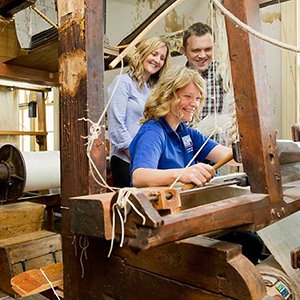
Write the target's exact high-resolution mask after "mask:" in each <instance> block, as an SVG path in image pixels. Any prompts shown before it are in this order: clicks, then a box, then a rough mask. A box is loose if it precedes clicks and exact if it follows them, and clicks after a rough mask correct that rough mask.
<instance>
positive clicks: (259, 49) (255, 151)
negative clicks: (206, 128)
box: [224, 0, 283, 202]
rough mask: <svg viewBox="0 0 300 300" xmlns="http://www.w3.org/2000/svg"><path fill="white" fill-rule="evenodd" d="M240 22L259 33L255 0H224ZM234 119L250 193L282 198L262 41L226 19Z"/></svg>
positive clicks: (259, 21)
mask: <svg viewBox="0 0 300 300" xmlns="http://www.w3.org/2000/svg"><path fill="white" fill-rule="evenodd" d="M224 5H225V6H226V8H227V9H228V10H230V12H231V13H233V14H234V15H235V16H236V17H237V18H239V19H240V20H241V21H242V22H244V23H246V24H248V25H249V26H250V27H252V28H253V29H256V30H257V31H260V32H261V20H260V14H259V1H250V0H238V1H231V0H225V1H224ZM226 27H227V36H228V44H229V53H230V61H231V69H232V77H233V86H234V94H235V101H236V108H237V118H238V124H239V132H240V139H241V146H242V147H241V148H242V157H243V165H244V169H245V172H246V173H247V174H248V177H249V181H250V184H251V191H252V192H253V193H263V194H269V195H270V201H271V202H277V201H280V200H282V197H283V196H282V181H281V175H280V170H279V160H278V153H277V144H276V133H275V126H274V121H273V115H272V109H271V107H272V101H271V95H270V92H269V86H268V83H267V73H266V61H265V53H264V47H263V42H262V41H261V40H259V39H258V38H256V37H254V36H252V35H249V34H248V33H247V32H245V31H243V30H242V29H241V28H238V27H236V25H235V24H234V23H232V22H231V21H230V20H228V19H227V18H226Z"/></svg>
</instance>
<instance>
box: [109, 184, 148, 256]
mask: <svg viewBox="0 0 300 300" xmlns="http://www.w3.org/2000/svg"><path fill="white" fill-rule="evenodd" d="M134 191H136V188H122V189H120V190H119V194H118V198H117V201H116V203H114V204H113V206H112V232H111V243H110V249H109V252H108V255H107V257H110V255H111V252H112V250H113V245H114V239H115V227H116V216H115V215H116V212H115V211H117V213H118V215H119V218H120V223H121V242H120V247H123V244H124V236H125V228H124V224H125V222H126V220H127V214H128V207H127V204H129V205H130V207H131V208H132V209H133V210H134V211H135V212H136V213H137V214H138V215H139V216H140V217H141V218H142V220H143V223H142V224H143V225H145V224H146V218H145V216H144V215H143V214H142V213H141V212H139V211H138V209H137V208H136V207H135V205H134V204H133V203H132V202H131V201H130V199H129V197H130V196H131V194H132V193H133V192H134ZM122 210H123V215H124V217H123V216H122V212H121V211H122Z"/></svg>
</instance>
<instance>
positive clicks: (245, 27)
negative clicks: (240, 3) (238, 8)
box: [211, 0, 300, 53]
mask: <svg viewBox="0 0 300 300" xmlns="http://www.w3.org/2000/svg"><path fill="white" fill-rule="evenodd" d="M211 1H212V2H213V3H214V4H215V5H216V7H218V9H220V10H221V12H222V13H223V14H224V15H225V16H226V17H228V18H229V19H230V20H231V21H232V22H234V23H235V24H237V25H238V26H239V27H240V28H241V29H242V30H244V31H246V32H248V33H250V34H252V35H254V36H256V37H257V38H259V39H261V40H263V41H265V42H267V43H270V44H272V45H274V46H276V47H279V48H282V49H285V50H289V51H293V52H297V53H300V48H297V47H296V46H293V45H289V44H286V43H283V42H279V41H277V40H275V39H272V38H270V37H268V36H266V35H263V34H261V33H260V32H258V31H256V30H254V29H252V28H251V27H250V26H248V25H246V24H245V23H243V22H242V21H241V20H239V19H238V18H237V17H235V16H234V15H233V14H232V13H231V12H230V11H229V10H227V9H226V8H225V7H224V6H223V5H222V4H221V3H220V2H219V1H218V0H211Z"/></svg>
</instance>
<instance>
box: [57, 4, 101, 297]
mask: <svg viewBox="0 0 300 300" xmlns="http://www.w3.org/2000/svg"><path fill="white" fill-rule="evenodd" d="M57 5H58V23H59V26H60V29H59V78H60V79H59V81H60V125H61V126H60V127H61V135H60V139H61V152H60V153H61V189H62V194H61V196H62V206H63V207H68V206H69V198H70V197H72V196H78V195H87V194H94V193H98V192H100V191H101V189H100V187H99V185H98V184H97V183H96V182H95V180H94V179H93V177H92V174H91V170H90V168H89V162H88V158H87V155H86V146H85V143H86V140H84V139H83V138H82V137H83V136H88V135H89V132H90V126H91V124H90V123H89V122H84V121H78V119H79V118H82V117H85V118H89V119H90V120H92V121H94V122H97V121H98V119H99V117H100V115H101V113H102V111H103V109H104V88H103V83H104V74H103V70H104V66H103V1H99V0H86V1H78V0H74V1H67V2H66V1H65V0H58V1H57ZM101 125H104V123H103V124H101ZM103 141H104V131H103V132H102V134H101V136H100V137H99V138H98V139H97V140H96V141H95V142H94V146H93V148H92V151H91V156H92V158H93V160H94V162H95V165H96V166H97V167H98V168H99V171H100V172H101V174H102V175H103V176H104V177H105V173H106V157H105V146H104V143H103ZM72 235H73V234H72V233H71V232H70V228H69V213H68V210H64V211H63V221H62V238H63V255H64V294H65V298H66V299H88V298H94V296H95V295H93V296H92V295H90V289H89V276H87V275H85V277H84V280H83V279H82V278H81V276H82V274H81V266H80V263H79V260H78V257H75V256H74V245H72V239H70V236H72ZM91 248H93V243H92V242H90V246H89V249H91ZM86 263H87V264H86ZM95 266H96V268H101V266H100V265H99V264H98V263H97V262H95V261H92V260H88V261H86V262H85V269H86V270H88V269H89V270H92V269H93V268H94V267H95ZM99 297H101V296H99Z"/></svg>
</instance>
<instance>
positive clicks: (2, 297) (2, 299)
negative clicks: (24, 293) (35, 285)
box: [0, 291, 48, 300]
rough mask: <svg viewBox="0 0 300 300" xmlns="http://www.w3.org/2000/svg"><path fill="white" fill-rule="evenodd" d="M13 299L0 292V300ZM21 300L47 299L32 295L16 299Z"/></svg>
mask: <svg viewBox="0 0 300 300" xmlns="http://www.w3.org/2000/svg"><path fill="white" fill-rule="evenodd" d="M14 299H15V298H12V297H11V296H7V295H6V294H3V293H2V292H1V291H0V300H14ZM19 299H22V300H48V298H46V297H44V296H42V295H40V294H39V295H33V296H28V297H24V298H18V300H19Z"/></svg>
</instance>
